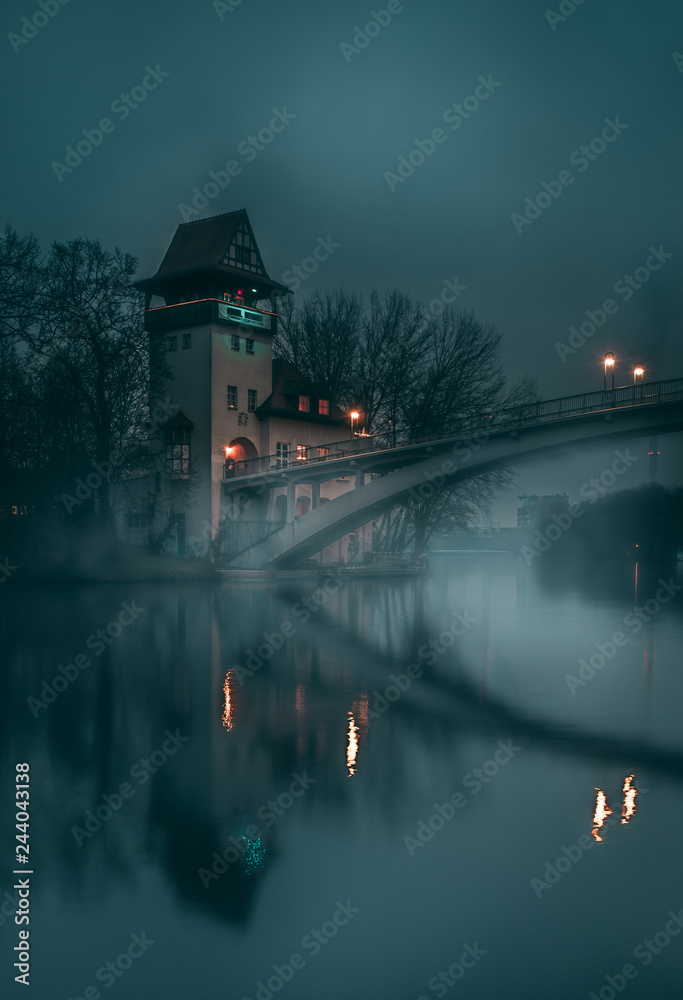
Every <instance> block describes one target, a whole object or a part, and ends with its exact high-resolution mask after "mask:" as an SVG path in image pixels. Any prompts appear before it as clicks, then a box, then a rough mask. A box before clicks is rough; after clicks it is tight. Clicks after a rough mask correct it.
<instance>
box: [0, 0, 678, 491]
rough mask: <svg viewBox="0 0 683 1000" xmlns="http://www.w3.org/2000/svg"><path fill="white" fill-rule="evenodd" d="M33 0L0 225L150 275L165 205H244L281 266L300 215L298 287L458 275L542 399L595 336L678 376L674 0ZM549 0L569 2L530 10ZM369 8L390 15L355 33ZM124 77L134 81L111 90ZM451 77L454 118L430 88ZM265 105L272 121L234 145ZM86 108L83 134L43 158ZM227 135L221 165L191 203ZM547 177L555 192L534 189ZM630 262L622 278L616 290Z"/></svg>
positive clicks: (265, 248)
mask: <svg viewBox="0 0 683 1000" xmlns="http://www.w3.org/2000/svg"><path fill="white" fill-rule="evenodd" d="M43 3H44V6H45V7H47V8H48V13H49V12H52V14H53V16H49V19H48V23H47V24H44V25H42V21H43V20H45V19H46V18H48V15H47V14H46V15H45V16H43V15H42V11H41V7H40V5H39V3H38V0H5V2H4V3H3V5H2V12H1V14H0V18H1V20H2V24H3V30H4V35H5V42H4V45H5V50H4V58H3V60H2V69H1V72H2V83H3V94H4V95H5V100H4V117H5V130H4V138H5V143H4V149H5V155H4V156H3V158H2V165H1V167H0V169H1V170H2V190H3V191H4V193H5V202H6V204H5V211H4V213H3V215H4V216H5V218H6V219H7V220H8V221H10V222H11V223H12V224H13V225H14V226H15V227H16V228H17V229H18V230H19V231H20V232H22V233H25V232H27V231H32V232H34V233H35V234H36V235H37V236H38V237H39V239H40V240H41V242H43V243H44V244H45V245H47V244H49V243H50V242H51V241H52V240H56V239H58V240H65V239H70V238H72V237H76V236H80V235H88V236H92V237H97V238H99V239H100V240H101V241H102V242H103V243H104V244H105V245H107V246H113V245H114V244H116V245H118V246H120V247H121V248H122V249H125V250H127V251H129V252H131V253H133V254H134V255H135V256H137V257H138V258H139V260H140V276H147V275H149V274H151V273H153V272H154V271H155V270H156V268H157V267H158V264H159V262H160V260H161V257H162V256H163V253H164V251H165V249H166V246H167V245H168V242H169V240H170V239H171V237H172V235H173V232H174V231H175V228H176V226H177V225H178V223H180V222H182V221H183V212H184V214H185V217H186V218H188V217H189V218H199V217H201V216H205V215H212V214H217V213H219V212H224V211H230V210H232V209H235V208H242V207H246V208H247V210H248V212H249V215H250V218H251V221H252V225H253V226H254V229H255V233H256V238H257V240H258V242H259V245H260V248H261V251H262V254H263V257H264V260H265V264H266V267H267V269H268V271H269V273H270V275H271V277H273V278H275V279H277V280H282V276H283V274H284V272H286V271H287V270H288V269H290V268H291V267H292V266H293V265H298V264H300V263H301V261H302V260H303V259H304V258H306V257H307V256H309V255H310V253H311V251H312V250H313V248H314V247H315V246H316V243H317V240H318V238H319V237H320V238H322V239H323V240H327V239H328V238H331V240H332V242H333V243H336V244H339V246H338V247H337V248H335V249H334V251H333V253H332V254H331V255H330V257H329V259H328V260H326V261H325V262H323V263H321V264H320V267H319V268H318V270H317V272H316V273H315V274H313V275H312V276H311V277H310V278H309V279H308V280H307V281H306V282H304V283H302V286H301V288H300V289H299V291H298V293H297V294H299V295H302V294H309V293H310V292H311V291H312V290H313V288H314V287H316V286H317V287H319V288H322V289H326V288H334V287H338V286H340V285H345V286H346V287H348V288H350V289H358V290H361V291H366V290H368V289H370V288H371V287H373V286H374V287H376V288H378V289H380V290H383V289H388V288H391V287H398V288H400V289H402V290H404V291H406V292H409V293H411V294H412V295H414V296H415V297H416V298H419V299H422V300H423V301H425V302H426V303H427V302H430V301H431V300H433V299H435V298H438V297H439V295H440V294H441V292H442V291H443V290H444V287H445V285H444V282H446V281H450V282H455V279H456V278H457V281H458V284H459V285H461V286H463V285H464V286H466V288H465V290H464V291H462V292H461V293H460V295H459V298H458V299H457V304H458V305H459V306H461V307H463V308H468V309H469V308H471V309H474V310H475V311H476V313H477V314H478V316H479V317H481V318H482V319H485V320H488V321H491V322H493V323H495V324H496V325H497V326H498V327H499V328H500V330H501V331H502V333H503V337H504V356H505V361H506V367H507V370H508V372H509V374H510V376H511V377H512V378H514V377H518V376H519V375H521V374H525V373H527V372H528V373H531V374H533V375H536V376H537V378H538V382H539V388H540V390H541V392H542V394H543V395H544V396H545V397H546V398H550V397H552V396H557V395H565V394H568V393H574V392H581V391H584V390H587V389H591V388H599V387H601V384H602V367H601V364H600V360H601V358H602V357H603V355H604V353H605V351H607V350H612V351H614V353H615V355H616V356H617V359H618V371H617V383H621V384H625V383H628V382H630V381H631V380H632V376H631V369H632V367H633V363H634V362H638V361H639V362H642V363H643V364H644V365H645V367H646V369H647V372H648V377H649V378H652V379H661V378H668V377H672V376H677V375H683V344H682V340H681V336H680V328H681V321H682V319H683V307H682V301H681V265H682V263H683V240H682V239H681V226H680V219H681V207H682V201H681V162H682V159H683V129H682V128H681V123H682V122H683V72H681V70H680V69H679V65H680V67H681V68H683V55H681V56H680V58H676V57H675V53H677V52H681V53H683V11H681V8H680V5H677V4H674V3H673V2H671V0H668V2H664V0H652V2H651V3H649V4H647V5H644V4H643V3H642V2H635V0H584V2H583V3H582V4H581V5H579V6H576V8H575V9H574V11H573V13H572V12H571V9H572V6H573V5H572V4H571V3H570V2H569V0H564V3H562V4H560V3H559V0H558V2H557V3H554V2H553V3H548V4H547V5H546V2H545V0H526V2H525V3H523V4H521V5H520V4H512V3H510V2H509V0H477V2H476V3H475V2H470V3H449V2H444V0H407V2H405V3H402V4H401V3H399V2H397V0H392V3H391V8H392V9H393V10H394V11H398V12H395V13H393V14H392V15H391V18H390V20H389V15H388V14H385V13H382V12H384V11H386V8H387V4H386V3H384V2H382V0H380V2H378V3H377V4H375V5H374V8H373V6H372V4H369V3H368V4H366V3H364V2H358V0H353V2H347V3H344V4H326V3H321V2H319V0H317V2H314V0H292V2H289V3H283V2H281V0H278V2H276V0H242V2H241V3H238V4H237V5H236V6H234V7H231V6H230V4H229V3H227V2H226V3H216V4H213V3H212V2H211V0H202V2H199V3H197V2H195V3H189V2H179V0H163V2H162V0H145V3H144V4H141V3H139V2H133V0H119V2H117V3H115V4H114V3H105V2H103V0H87V2H86V0H69V2H68V3H64V4H63V5H62V4H59V5H58V0H43ZM233 3H235V0H233ZM55 7H57V9H56V11H55ZM560 7H562V9H563V10H564V11H565V12H567V13H566V15H565V19H564V20H560V18H559V17H554V16H550V15H549V14H548V11H554V12H556V13H557V12H558V11H559V10H560ZM371 9H374V10H375V11H376V12H378V13H379V15H380V19H381V20H382V21H383V22H386V21H387V20H388V21H389V23H386V24H384V25H383V26H378V25H377V24H373V25H371V27H370V29H369V31H368V33H367V34H366V33H365V25H367V24H368V22H370V21H371V20H372V18H371V14H370V11H371ZM36 14H38V16H37V17H36V18H35V22H36V23H37V24H38V25H40V26H39V27H37V28H36V27H33V26H31V20H32V19H33V18H34V15H36ZM24 18H27V19H28V20H27V21H24V20H22V19H24ZM551 21H552V24H551ZM22 27H23V31H24V34H25V35H26V36H28V35H30V34H31V33H32V32H34V35H33V37H30V38H28V39H24V38H23V37H22ZM357 27H359V28H360V29H361V30H362V32H363V33H362V34H361V35H358V34H357V33H356V28H357ZM354 37H355V40H356V44H354ZM361 46H362V47H361ZM15 50H16V51H15ZM354 50H355V51H354ZM150 68H151V70H153V71H154V72H153V74H152V75H150ZM164 74H168V75H166V76H165V75H164ZM480 77H481V78H483V80H485V81H487V84H486V85H484V83H482V82H481V81H480V79H479V78H480ZM143 82H146V84H147V88H148V89H145V88H144V86H143ZM136 87H137V88H140V87H143V89H142V90H138V91H134V88H136ZM477 88H478V90H477ZM131 92H133V95H135V93H137V96H138V99H139V98H140V96H141V94H142V95H143V96H144V100H142V101H140V102H139V103H138V102H137V101H136V100H135V96H132V97H131V98H130V103H131V104H136V105H137V106H135V107H132V106H128V107H127V106H126V104H125V103H124V102H119V103H117V104H115V105H114V108H112V104H113V102H115V101H117V99H120V98H121V97H122V95H126V94H131ZM477 94H478V97H477V96H476V95H477ZM467 98H471V99H470V100H469V101H468V102H467V104H466V105H465V106H464V110H465V114H466V115H467V117H464V116H459V115H458V113H457V112H456V111H454V110H451V111H449V109H453V107H454V105H456V104H457V105H461V106H463V102H464V101H465V100H466V99H467ZM275 111H277V112H280V116H279V118H277V119H276V124H277V125H278V126H279V127H281V131H280V132H278V133H275V134H272V133H270V134H269V133H267V132H266V133H262V135H263V136H264V137H265V138H266V139H268V138H269V135H271V134H272V141H270V142H269V143H267V144H265V145H262V144H261V143H260V142H259V143H258V145H259V147H260V148H256V147H254V146H250V145H249V137H250V136H258V133H259V131H260V130H263V129H267V128H268V127H269V124H270V122H271V120H272V119H273V117H274V112H275ZM289 116H294V117H289ZM103 118H107V119H109V121H110V122H111V127H110V131H109V132H108V133H106V134H104V135H102V138H101V141H100V142H99V144H98V145H97V146H96V147H95V148H93V149H92V151H91V152H90V154H89V155H87V156H85V157H84V158H83V160H82V162H80V164H79V163H77V162H76V161H74V160H73V159H71V161H70V162H71V164H72V167H71V168H70V172H66V170H65V169H62V168H60V167H59V166H56V165H58V164H63V165H64V167H66V166H67V165H68V164H67V161H66V160H65V157H66V147H67V146H77V144H78V143H79V141H81V140H83V139H84V136H83V129H86V130H92V129H97V128H98V125H99V123H100V121H101V120H102V119H103ZM283 118H284V119H285V120H286V122H287V123H286V124H284V122H283V121H282V119H283ZM606 119H609V120H610V121H611V122H612V123H613V124H611V125H608V124H606ZM624 126H627V127H624ZM435 129H441V130H442V131H441V132H438V133H437V138H438V139H440V140H441V141H439V142H432V146H433V151H432V152H431V155H427V156H424V162H422V163H419V161H420V158H421V156H423V154H418V153H417V152H415V153H414V155H413V156H412V161H413V166H412V172H411V173H409V171H410V170H411V167H407V166H406V160H404V161H403V163H404V166H403V173H404V174H408V176H405V177H404V178H403V179H401V180H398V176H399V175H398V167H399V162H400V161H399V157H401V156H403V157H406V158H408V157H410V154H411V152H413V151H414V150H416V149H417V147H416V140H420V141H422V142H423V143H424V141H425V140H428V139H429V137H430V135H431V134H432V133H433V131H434V130H435ZM603 131H605V134H604V136H603ZM95 138H97V136H95ZM596 139H597V140H598V141H597V142H596V143H595V144H594V145H593V147H592V149H591V147H590V144H591V143H592V142H593V140H596ZM245 142H246V143H247V145H242V144H243V143H245ZM257 142H258V139H257ZM581 146H588V147H589V155H584V154H582V153H581V152H580V147H581ZM84 148H85V150H87V146H86V147H83V146H82V147H81V149H82V150H83V149H84ZM425 148H426V149H427V150H429V149H431V148H432V147H431V146H429V144H427V146H426V147H425V146H424V145H423V149H425ZM575 151H578V152H575ZM229 160H233V161H235V164H236V166H235V167H234V168H233V169H234V176H232V177H230V178H229V183H227V185H226V186H225V187H224V188H223V189H221V190H220V191H219V193H218V194H215V188H209V192H210V193H211V195H212V197H210V198H208V199H207V207H206V208H204V209H203V210H202V211H200V212H197V213H196V214H193V215H189V216H188V214H187V210H182V209H181V207H180V206H181V205H183V204H185V205H187V206H189V207H190V208H191V207H192V199H193V189H194V188H199V189H202V188H204V186H205V185H206V184H207V183H210V182H211V177H210V172H211V171H213V172H218V171H222V170H224V169H225V166H226V163H227V162H228V161H229ZM237 167H239V172H238V171H237ZM563 171H568V173H565V174H564V175H563V177H564V180H565V184H564V185H563V184H562V183H561V181H558V176H559V175H561V174H562V172H563ZM58 175H59V176H58ZM219 176H221V177H222V175H219ZM228 176H229V175H228ZM225 179H227V178H223V180H225ZM543 182H546V183H547V185H548V187H549V188H550V189H551V193H550V194H547V195H546V194H545V193H543V194H542V196H541V198H540V205H541V206H545V204H546V202H547V201H548V200H551V203H550V205H549V206H548V207H541V208H538V207H536V208H534V207H533V206H532V207H529V203H528V202H527V198H529V199H532V200H535V199H536V198H537V197H538V195H539V194H541V193H542V192H544V187H543ZM525 208H527V211H528V216H529V217H530V216H531V215H532V214H533V215H534V216H536V217H535V218H534V219H533V220H530V218H528V217H525V216H524V211H525ZM514 215H516V216H517V219H516V220H514V219H513V216H514ZM521 220H524V221H521ZM651 247H653V248H654V249H655V250H656V251H657V255H656V256H653V255H652V251H651V250H650V248H651ZM662 251H663V252H662ZM668 254H671V255H672V256H667V255H668ZM648 264H649V267H648ZM638 268H641V269H642V268H645V270H641V271H640V272H639V274H640V277H641V279H642V278H644V277H647V279H648V280H647V281H645V282H643V283H642V287H639V288H635V287H631V288H630V289H629V286H628V283H622V284H621V285H619V286H618V289H619V290H618V291H615V283H617V282H619V281H620V280H622V281H623V279H624V276H626V275H633V274H634V272H636V270H637V269H638ZM655 268H656V269H655ZM639 283H640V282H638V280H637V278H636V279H634V284H639ZM629 291H630V295H629V294H628V292H629ZM605 299H611V300H612V302H613V303H614V307H613V308H612V314H611V315H607V316H605V317H604V323H603V324H602V326H601V327H600V328H596V330H595V333H594V334H593V335H592V336H590V337H589V338H588V339H587V341H586V343H585V344H584V345H583V346H580V347H578V348H577V349H576V350H575V352H574V353H571V354H570V353H568V352H562V353H563V354H564V360H561V358H560V356H559V353H560V352H558V349H557V347H556V344H557V343H558V342H559V343H563V344H566V345H569V336H570V327H572V326H574V327H579V326H580V324H581V323H582V322H584V321H587V319H588V317H587V316H586V310H590V311H592V312H593V313H594V314H595V311H596V310H600V309H601V307H602V304H603V302H604V301H605ZM597 319H598V321H599V320H600V319H601V317H600V314H599V313H597ZM585 329H589V328H584V330H585ZM574 343H576V341H574ZM675 450H676V449H675V442H674V441H673V440H672V441H671V442H670V449H669V451H670V454H671V455H673V453H674V451H675ZM593 459H594V461H593ZM590 461H593V464H594V465H595V466H596V468H595V470H594V469H593V468H592V467H591V469H590V470H588V471H589V472H590V474H595V472H598V473H599V472H600V471H601V469H603V468H605V467H606V466H605V465H604V461H603V459H602V457H600V456H598V455H594V456H593V458H592V459H590ZM586 462H589V457H586V458H585V462H584V460H582V462H581V463H580V465H581V467H580V468H577V469H576V470H574V471H573V472H572V477H573V478H571V477H570V478H571V481H569V480H566V481H565V480H562V477H561V476H559V477H558V478H557V479H556V480H555V479H553V480H552V482H550V481H549V480H547V476H546V474H543V475H541V474H540V473H538V472H534V473H533V476H531V478H525V477H524V476H522V477H521V479H520V492H521V491H522V490H523V489H527V488H530V487H533V488H534V490H535V488H536V486H538V487H539V488H540V489H542V490H543V491H545V489H548V490H549V491H552V492H554V491H555V489H554V488H553V489H550V487H554V486H556V487H557V488H558V489H563V490H564V489H567V490H568V491H569V492H572V491H573V490H574V489H575V488H576V486H578V485H580V483H581V482H583V481H584V479H585V475H583V470H584V466H585V468H586V469H587V468H588V467H587V465H585V463H586ZM601 463H602V464H601ZM644 464H645V462H643V465H644ZM662 465H663V468H664V469H665V471H666V475H668V476H669V478H670V477H671V475H672V474H673V473H672V470H671V468H670V467H669V465H670V463H669V464H667V459H666V456H663V460H662ZM558 468H559V466H558ZM572 468H573V467H572ZM548 471H550V470H549V469H548ZM553 475H554V474H553ZM561 480H562V481H561ZM574 480H576V482H574ZM629 485H630V484H629Z"/></svg>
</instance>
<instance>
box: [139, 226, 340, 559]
mask: <svg viewBox="0 0 683 1000" xmlns="http://www.w3.org/2000/svg"><path fill="white" fill-rule="evenodd" d="M137 288H138V289H140V290H141V291H143V292H144V294H145V328H146V330H147V331H148V333H149V335H150V338H151V340H152V343H153V346H154V347H155V348H157V349H161V350H163V351H164V352H165V357H166V360H167V362H168V365H169V367H170V370H171V372H172V374H173V381H172V382H171V385H170V387H169V392H170V395H171V396H172V398H173V400H174V403H177V410H176V412H175V413H174V414H173V415H172V416H171V417H170V419H169V420H168V421H167V422H166V424H165V425H164V428H163V433H164V439H165V440H164V445H165V449H166V462H165V469H166V475H167V476H168V477H169V478H170V479H171V480H183V479H190V477H193V479H194V480H195V481H196V485H195V487H194V495H193V501H192V503H191V504H188V505H187V506H186V508H185V509H184V510H182V511H178V515H179V516H178V517H177V523H178V526H179V528H178V531H177V532H176V533H175V540H176V543H177V549H178V551H182V550H183V548H184V539H183V536H184V538H186V539H190V538H195V539H196V538H204V539H207V540H209V539H210V538H214V537H215V536H216V533H217V532H218V530H219V526H220V525H221V519H222V514H221V493H222V491H221V484H222V482H223V480H224V476H225V474H226V459H227V460H228V463H229V464H230V465H232V463H238V462H244V461H247V460H249V461H250V462H251V461H255V460H256V459H263V458H266V457H267V458H270V459H271V460H272V467H282V466H283V465H287V464H288V463H289V462H291V461H294V460H296V458H297V457H303V456H305V454H306V449H307V448H309V447H312V446H320V445H324V444H326V443H328V442H334V441H339V440H341V439H342V438H345V437H346V438H348V436H349V430H348V421H347V420H346V418H345V416H344V414H343V413H342V411H341V410H340V409H339V407H338V406H337V405H336V403H335V401H334V400H332V399H330V398H329V392H328V391H327V389H326V387H325V386H323V385H320V384H317V383H314V382H311V381H310V380H308V379H306V378H305V377H304V376H303V375H302V374H301V373H300V372H298V371H297V370H296V369H295V368H294V367H293V366H292V365H291V364H289V363H288V362H286V361H284V360H282V359H276V360H275V361H273V338H274V336H275V334H276V332H277V323H278V315H277V312H278V300H279V299H280V298H281V297H282V296H283V295H286V294H289V291H288V289H287V288H285V287H284V286H283V285H281V284H279V283H278V282H277V281H273V280H272V279H271V278H270V277H269V275H268V272H267V271H266V268H265V265H264V262H263V258H262V257H261V253H260V251H259V248H258V244H257V242H256V238H255V236H254V233H253V230H252V227H251V223H250V221H249V218H248V216H247V213H246V211H245V210H244V209H240V210H238V211H235V212H228V213H226V214H224V215H217V216H213V217H211V218H208V219H201V220H198V221H196V222H186V223H183V224H181V225H179V226H178V229H177V230H176V233H175V236H174V237H173V239H172V241H171V244H170V246H169V248H168V250H167V251H166V254H165V256H164V259H163V260H162V262H161V265H160V267H159V270H158V271H157V272H156V274H155V275H153V276H152V277H151V278H146V279H145V280H143V281H140V282H138V283H137ZM265 464H266V466H267V467H271V462H268V463H265ZM346 488H347V487H346V486H345V487H344V489H346ZM333 492H338V489H337V490H336V491H335V490H333ZM277 493H278V491H277V490H275V491H270V492H269V493H267V494H266V495H265V497H263V498H262V501H261V503H260V504H259V505H258V509H257V508H256V506H252V509H251V510H250V514H249V516H250V517H253V518H254V520H257V519H261V520H264V521H265V520H267V519H271V520H277V519H278V516H279V512H280V510H281V509H282V502H281V501H279V502H278V496H277ZM180 526H182V531H181V530H180ZM136 528H137V531H138V535H139V534H140V530H139V529H140V524H139V523H137V524H136ZM195 551H196V549H195Z"/></svg>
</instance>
